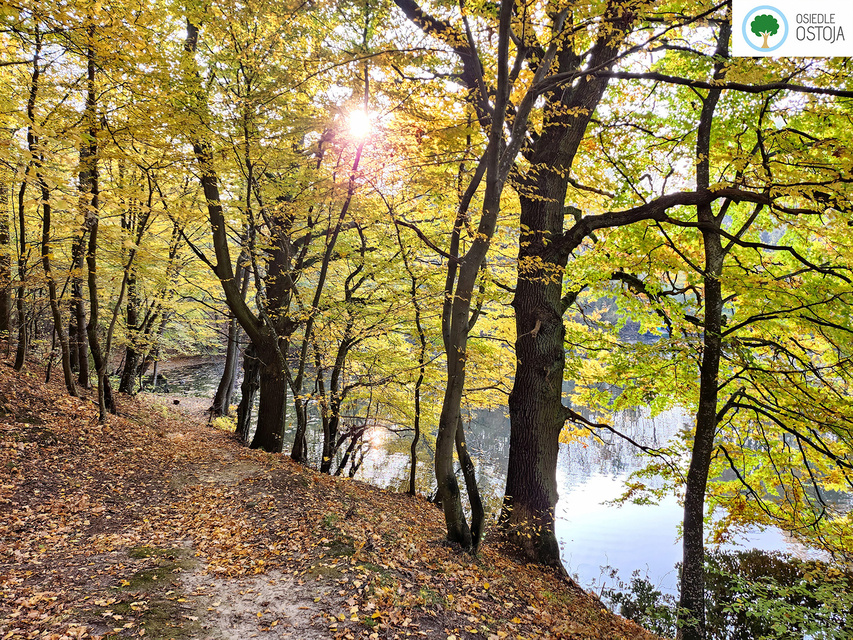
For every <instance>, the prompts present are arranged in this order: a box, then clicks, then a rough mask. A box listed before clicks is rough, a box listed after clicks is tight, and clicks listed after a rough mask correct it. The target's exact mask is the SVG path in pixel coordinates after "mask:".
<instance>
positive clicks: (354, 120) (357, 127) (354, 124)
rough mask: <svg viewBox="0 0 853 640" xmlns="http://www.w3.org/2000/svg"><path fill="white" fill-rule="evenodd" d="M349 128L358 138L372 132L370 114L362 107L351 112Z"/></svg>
mask: <svg viewBox="0 0 853 640" xmlns="http://www.w3.org/2000/svg"><path fill="white" fill-rule="evenodd" d="M349 130H350V133H351V134H352V135H353V136H354V137H356V138H359V139H361V138H364V137H366V136H367V134H369V133H370V116H369V115H367V113H365V112H364V111H362V110H361V109H358V110H356V111H351V112H350V114H349Z"/></svg>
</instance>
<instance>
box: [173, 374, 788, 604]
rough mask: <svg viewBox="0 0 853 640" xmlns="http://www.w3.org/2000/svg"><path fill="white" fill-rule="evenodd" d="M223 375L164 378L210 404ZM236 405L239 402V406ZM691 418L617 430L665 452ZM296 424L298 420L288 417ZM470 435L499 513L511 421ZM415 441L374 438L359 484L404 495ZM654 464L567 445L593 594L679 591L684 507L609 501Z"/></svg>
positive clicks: (759, 536)
mask: <svg viewBox="0 0 853 640" xmlns="http://www.w3.org/2000/svg"><path fill="white" fill-rule="evenodd" d="M222 369H223V364H222V363H221V362H220V363H211V364H202V365H192V366H187V367H182V368H177V369H172V370H171V371H169V372H168V373H167V374H166V375H167V377H168V381H169V385H170V389H169V390H170V392H172V393H181V394H184V395H188V396H208V397H211V398H212V397H213V394H214V393H215V391H216V385H217V384H218V382H219V378H220V376H221V374H222ZM238 385H239V382H238ZM237 393H238V394H239V387H238V391H237ZM238 400H239V395H238V396H237V399H236V400H234V402H237V401H238ZM691 420H692V418H691V417H689V416H687V415H685V414H684V412H682V411H680V410H671V411H668V412H665V413H663V414H660V415H658V416H656V417H654V418H651V417H648V416H644V415H642V414H641V413H639V412H626V413H624V414H621V415H620V416H619V421H618V424H617V426H618V427H619V428H620V429H621V430H622V431H623V432H624V433H626V434H627V435H630V436H631V437H632V438H633V439H634V440H636V441H638V442H640V443H642V444H644V445H648V446H654V447H660V446H663V445H665V444H666V442H667V441H669V440H670V438H673V437H674V436H676V434H677V433H678V432H679V431H680V430H681V429H682V428H683V427H684V425H685V423H689V422H690V421H691ZM311 423H312V424H311V427H312V428H310V429H309V434H308V440H309V441H308V447H309V451H311V452H313V457H312V459H314V460H316V459H318V458H319V451H320V448H321V446H322V442H321V438H322V435H321V434H320V432H319V429H317V428H316V427H317V426H318V418H317V416H316V415H314V416H313V418H312V420H311ZM288 424H289V425H292V424H294V421H293V420H289V421H288ZM288 437H289V438H290V439H291V441H292V438H293V434H292V430H290V429H289V430H288V433H286V439H285V442H286V446H287V445H288V444H289V443H288V442H287V438H288ZM466 438H467V444H468V447H469V450H470V451H471V453H472V455H473V457H474V460H475V464H476V467H477V476H478V483H479V485H480V490H481V492H482V493H483V496H484V500H485V502H486V504H487V507H488V509H489V511H490V516H496V515H497V511H498V509H499V508H500V500H501V497H502V495H503V489H504V482H505V478H506V465H507V455H508V450H509V418H508V417H507V416H506V415H505V414H504V413H503V412H500V411H473V412H471V414H469V415H468V425H467V427H466ZM410 442H411V434H410V433H406V432H403V433H399V434H398V433H394V432H393V431H391V430H388V429H385V428H375V429H373V430H371V431H370V432H368V434H367V435H366V438H365V444H366V446H367V451H366V454H365V457H364V462H363V464H362V466H361V467H360V468H359V470H358V472H357V473H356V476H355V477H356V479H359V480H363V481H365V482H370V483H371V484H375V485H377V486H380V487H384V488H388V489H392V490H398V491H403V490H405V489H406V488H407V487H408V468H409V445H410ZM418 456H419V465H418V478H417V480H418V491H419V492H421V493H430V492H432V491H433V489H434V486H435V481H434V478H433V476H432V451H431V450H430V449H429V448H428V447H427V446H422V447H420V448H419V454H418ZM646 462H647V457H645V456H644V455H642V454H641V453H640V452H639V451H637V450H636V449H635V448H634V447H633V446H631V445H630V444H628V443H627V442H625V441H624V440H622V439H620V438H618V437H616V436H613V437H612V439H611V440H610V441H607V442H602V441H601V440H599V439H597V438H593V437H592V436H589V437H585V438H583V439H581V440H579V441H577V442H573V443H571V444H561V445H560V454H559V458H558V462H557V481H558V487H559V493H560V500H559V502H558V504H557V509H556V519H557V522H556V533H557V538H558V540H559V542H560V547H561V550H562V559H563V564H564V565H565V567H566V569H567V570H568V571H569V573H570V574H572V575H574V576H576V578H577V579H578V581H579V582H580V583H581V584H582V585H583V586H584V587H586V588H590V589H593V590H596V591H600V589H601V588H602V587H603V586H605V585H612V584H613V582H614V579H613V578H612V577H611V576H610V571H609V569H608V567H611V568H613V569H615V570H616V571H617V572H618V575H619V578H621V579H622V580H623V581H627V580H628V579H629V578H630V576H631V574H632V572H634V571H635V570H639V571H640V574H641V575H643V576H647V577H648V579H649V580H650V581H651V582H652V583H653V584H655V585H656V586H658V588H660V589H662V590H665V591H668V592H671V593H675V591H676V589H677V582H678V576H677V574H676V570H675V564H676V562H679V561H680V560H681V542H680V539H679V535H678V527H679V524H680V522H681V518H682V510H681V507H680V506H679V505H678V502H677V500H676V498H675V497H673V496H670V497H667V498H665V499H664V500H662V501H661V503H660V504H658V505H635V504H626V505H622V506H613V505H610V504H607V502H608V501H611V500H614V499H616V498H618V497H619V496H621V495H622V493H623V491H624V490H625V482H626V480H627V479H628V477H629V475H630V474H631V473H632V472H634V471H637V470H638V469H640V468H641V467H642V466H644V465H645V464H646ZM724 548H758V549H762V550H765V551H775V550H778V551H788V552H791V553H798V554H802V553H803V552H804V549H803V548H802V547H801V546H800V545H798V544H796V543H794V542H792V541H790V540H788V539H786V538H785V536H784V535H783V534H782V532H781V531H779V530H776V529H768V530H765V531H759V530H757V529H754V530H751V531H749V532H748V533H747V534H746V536H745V537H743V538H741V539H740V540H737V539H735V540H734V541H733V542H731V543H728V544H727V545H726V546H725V547H724Z"/></svg>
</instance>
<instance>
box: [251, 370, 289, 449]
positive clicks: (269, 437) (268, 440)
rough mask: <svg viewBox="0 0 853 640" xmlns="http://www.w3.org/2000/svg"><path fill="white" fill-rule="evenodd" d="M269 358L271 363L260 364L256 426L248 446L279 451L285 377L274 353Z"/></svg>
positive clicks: (284, 396)
mask: <svg viewBox="0 0 853 640" xmlns="http://www.w3.org/2000/svg"><path fill="white" fill-rule="evenodd" d="M271 360H272V362H271V363H269V364H262V365H261V370H260V383H261V384H260V392H261V398H260V404H259V405H258V426H257V428H256V429H255V437H254V438H252V444H251V445H250V447H251V448H252V449H263V450H264V451H268V452H270V453H281V451H282V445H283V442H282V440H283V438H282V435H283V430H284V416H285V410H286V406H285V401H286V398H287V379H286V376H285V374H284V371H282V368H281V365H280V364H279V362H278V357H277V355H276V354H274V353H273V354H271Z"/></svg>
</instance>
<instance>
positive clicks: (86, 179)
mask: <svg viewBox="0 0 853 640" xmlns="http://www.w3.org/2000/svg"><path fill="white" fill-rule="evenodd" d="M86 31H87V35H88V42H89V44H88V47H87V49H86V69H87V77H86V122H87V126H88V130H87V131H86V138H87V139H86V140H85V141H84V143H83V147H82V151H81V153H80V160H81V166H80V191H81V200H82V201H83V206H84V210H85V214H86V227H87V228H88V230H89V242H88V244H87V248H86V268H87V270H88V278H87V280H88V282H87V284H88V287H89V322H88V323H87V324H86V334H87V336H88V338H89V349H90V350H91V352H92V361H93V362H94V364H95V372H96V374H97V377H98V411H99V421H100V422H104V421H105V420H106V418H107V412H108V411H109V412H110V413H115V412H116V406H115V400H114V399H113V392H112V388H111V387H110V380H109V378H108V377H107V361H106V357H105V355H104V354H103V352H102V351H101V342H100V337H99V336H98V331H99V323H100V308H99V300H98V259H97V253H98V227H99V223H100V220H99V218H100V209H99V207H100V204H99V195H100V193H99V192H100V185H99V179H98V178H99V177H98V121H97V114H96V112H95V109H96V102H95V101H96V96H97V94H96V93H95V49H94V41H95V25H94V24H93V23H91V22H90V23H89V26H88V27H87V29H86Z"/></svg>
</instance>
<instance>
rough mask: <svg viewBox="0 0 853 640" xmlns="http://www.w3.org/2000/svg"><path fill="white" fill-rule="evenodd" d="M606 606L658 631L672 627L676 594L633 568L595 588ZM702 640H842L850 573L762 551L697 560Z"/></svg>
mask: <svg viewBox="0 0 853 640" xmlns="http://www.w3.org/2000/svg"><path fill="white" fill-rule="evenodd" d="M602 598H603V600H604V601H605V604H607V605H608V606H609V607H610V608H611V609H613V610H614V611H616V612H618V613H620V614H621V615H623V616H625V617H626V618H630V619H631V620H634V621H636V622H637V623H638V624H641V625H643V626H644V627H645V628H647V629H649V630H650V631H653V632H655V633H657V634H660V635H663V636H669V637H672V636H674V635H675V632H676V604H677V603H676V599H675V598H674V597H673V596H672V595H669V594H664V593H662V592H661V591H659V590H658V589H655V588H654V586H653V585H652V583H651V582H650V581H649V580H648V578H645V577H640V574H639V572H638V571H635V572H634V574H633V576H632V578H631V581H630V582H629V583H628V584H627V585H626V584H625V583H623V582H617V586H616V587H614V588H611V589H605V590H603V591H602ZM705 616H706V624H707V636H708V639H709V640H803V638H809V639H810V640H850V639H851V638H853V573H851V572H845V571H842V570H840V569H838V568H835V567H833V566H831V565H829V564H827V563H825V562H820V561H817V560H800V559H798V558H793V557H791V556H788V555H786V554H782V553H766V552H763V551H758V550H752V551H737V552H722V551H712V552H709V553H707V554H706V558H705Z"/></svg>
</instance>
